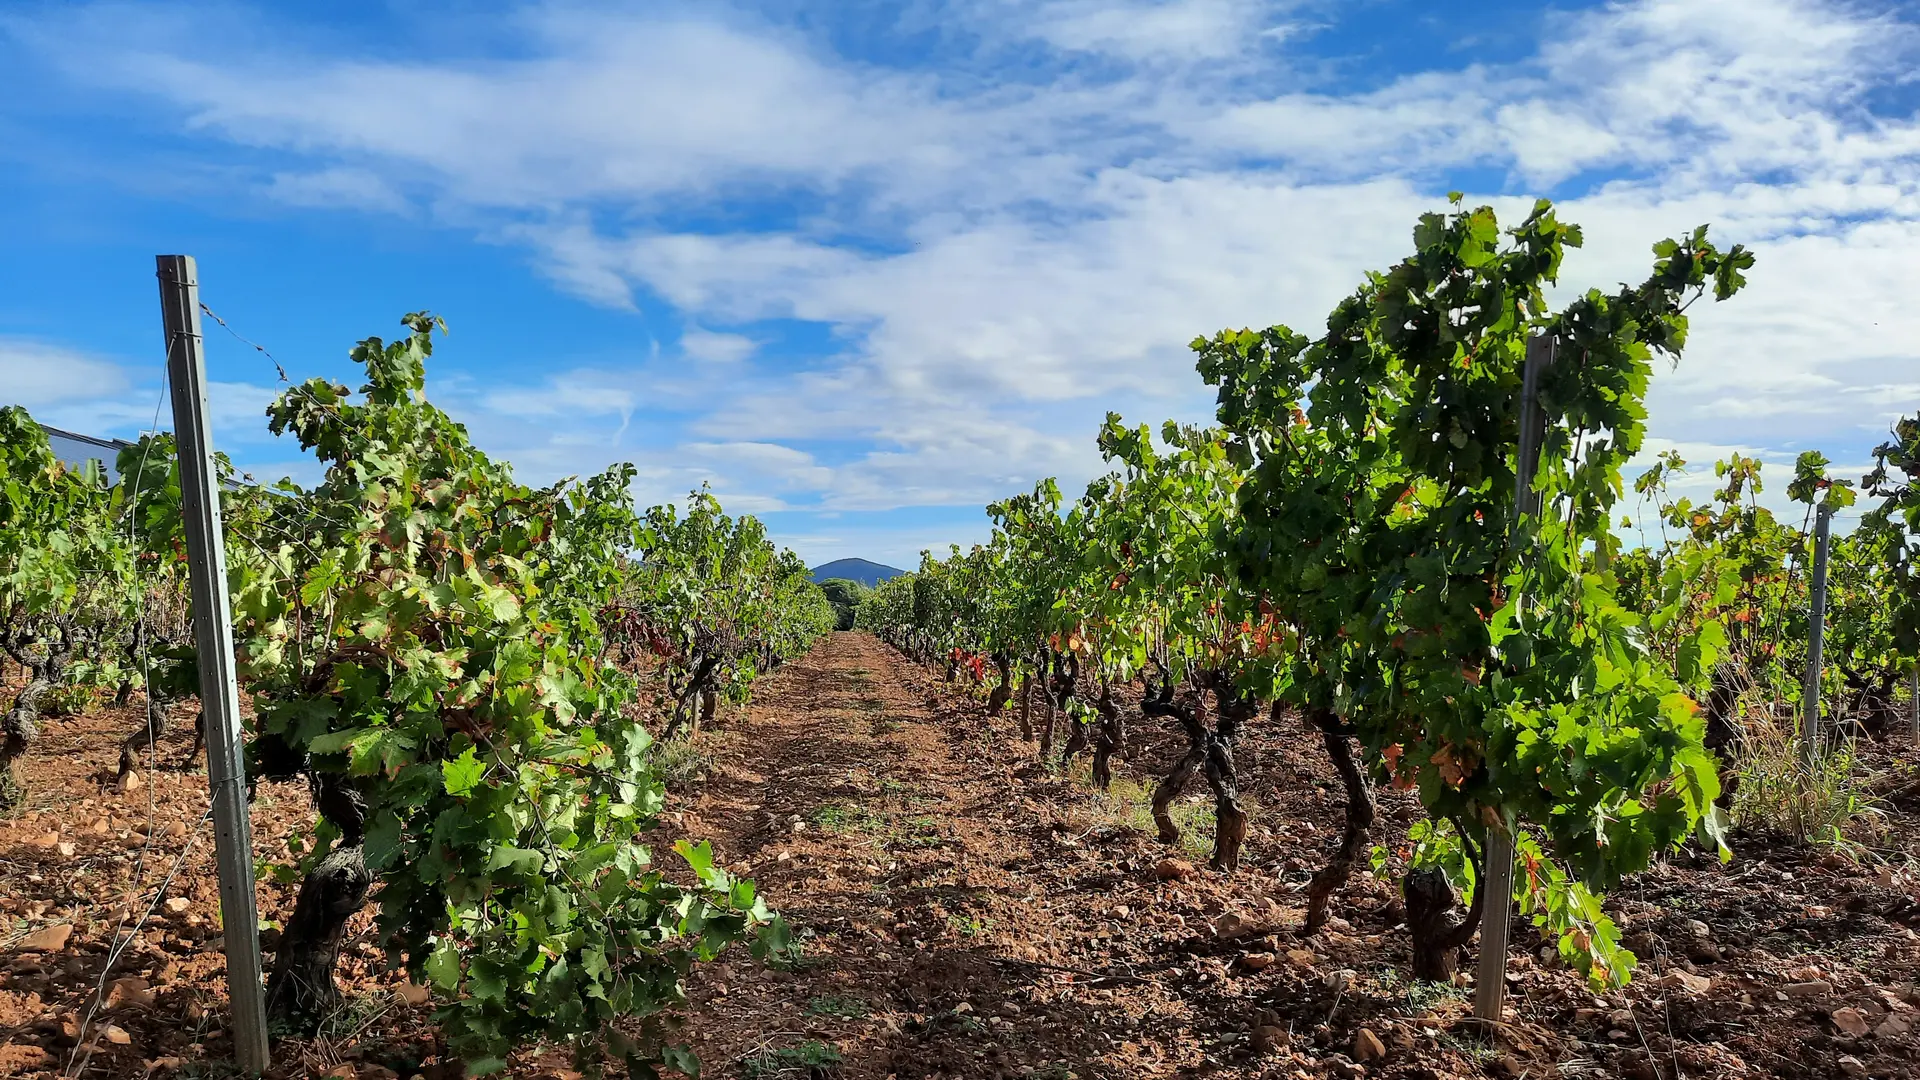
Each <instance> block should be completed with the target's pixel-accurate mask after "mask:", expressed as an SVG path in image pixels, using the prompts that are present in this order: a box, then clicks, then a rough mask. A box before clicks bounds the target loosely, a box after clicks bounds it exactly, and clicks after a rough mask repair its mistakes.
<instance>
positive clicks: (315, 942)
mask: <svg viewBox="0 0 1920 1080" xmlns="http://www.w3.org/2000/svg"><path fill="white" fill-rule="evenodd" d="M314 801H315V803H316V804H317V805H318V807H319V810H320V816H321V817H324V818H326V819H327V820H328V821H330V822H332V823H333V824H334V826H335V827H337V828H338V829H339V830H340V840H339V842H338V843H337V844H336V846H335V847H334V849H333V850H332V851H330V852H328V853H327V857H326V858H325V859H322V860H321V861H320V864H319V865H318V866H315V867H314V868H313V869H312V870H311V871H310V872H308V874H307V876H306V878H305V879H304V880H302V881H301V882H300V895H299V898H298V899H297V900H295V901H294V905H293V914H292V915H290V916H288V918H287V924H286V928H285V929H284V930H283V931H281V934H280V944H279V946H278V947H277V948H276V949H275V950H274V956H273V971H272V974H271V975H270V976H269V977H268V979H267V1014H268V1016H269V1017H270V1018H271V1019H273V1020H275V1021H278V1022H280V1023H282V1024H284V1025H286V1026H287V1028H288V1029H289V1030H291V1031H294V1032H298V1033H301V1034H311V1033H312V1032H313V1031H314V1030H315V1029H316V1028H317V1027H318V1026H319V1024H320V1022H321V1021H322V1020H324V1019H326V1018H327V1016H329V1015H330V1014H332V1013H333V1012H334V1011H335V1010H337V1009H338V1008H339V1007H340V988H339V986H338V985H336V984H335V982H334V969H335V968H336V967H338V966H339V963H340V946H341V944H342V943H343V942H344V940H345V937H346V932H347V920H348V919H350V918H352V917H353V914H354V912H357V911H359V910H360V909H361V908H362V907H364V906H365V905H366V902H367V891H368V889H369V888H371V887H372V885H373V872H372V871H371V870H369V869H368V868H367V862H366V856H365V852H364V849H363V847H362V842H363V840H364V834H365V822H366V804H365V803H364V802H363V801H362V800H361V798H360V796H359V794H358V793H357V792H355V791H354V790H353V788H352V787H351V785H350V784H349V782H348V781H347V779H346V778H345V777H341V776H336V775H332V774H321V775H319V776H317V777H315V779H314Z"/></svg>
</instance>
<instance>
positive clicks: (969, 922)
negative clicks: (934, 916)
mask: <svg viewBox="0 0 1920 1080" xmlns="http://www.w3.org/2000/svg"><path fill="white" fill-rule="evenodd" d="M947 925H948V926H951V927H953V929H954V932H955V933H957V934H959V935H960V936H961V937H964V938H974V937H979V936H980V935H981V934H984V933H986V932H987V931H989V930H991V929H993V920H992V919H983V918H981V917H980V916H978V915H973V914H967V915H949V916H947Z"/></svg>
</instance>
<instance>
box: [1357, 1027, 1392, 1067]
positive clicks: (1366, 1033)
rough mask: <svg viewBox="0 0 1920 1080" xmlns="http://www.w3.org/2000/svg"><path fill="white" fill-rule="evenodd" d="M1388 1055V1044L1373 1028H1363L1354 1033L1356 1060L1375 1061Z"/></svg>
mask: <svg viewBox="0 0 1920 1080" xmlns="http://www.w3.org/2000/svg"><path fill="white" fill-rule="evenodd" d="M1386 1056H1387V1047H1386V1044H1385V1043H1383V1042H1381V1041H1380V1036H1378V1035H1375V1034H1374V1033H1373V1032H1372V1030H1371V1029H1368V1028H1361V1029H1360V1030H1359V1031H1357V1032H1355V1033H1354V1035H1353V1057H1354V1060H1356V1061H1375V1060H1378V1059H1380V1058H1383V1057H1386Z"/></svg>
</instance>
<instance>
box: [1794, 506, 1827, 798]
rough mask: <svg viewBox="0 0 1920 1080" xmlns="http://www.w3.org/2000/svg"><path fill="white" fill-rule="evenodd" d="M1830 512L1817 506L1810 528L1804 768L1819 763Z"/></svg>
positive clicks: (1803, 704) (1802, 737)
mask: <svg viewBox="0 0 1920 1080" xmlns="http://www.w3.org/2000/svg"><path fill="white" fill-rule="evenodd" d="M1832 525H1833V508H1832V507H1831V506H1828V505H1827V504H1826V503H1824V502H1823V503H1821V504H1820V512H1819V513H1818V514H1817V515H1815V518H1814V525H1813V580H1812V582H1811V583H1810V584H1811V586H1812V591H1813V604H1812V610H1811V611H1809V612H1808V613H1807V682H1806V687H1805V689H1804V690H1803V692H1802V694H1801V698H1802V701H1801V718H1800V744H1801V745H1800V749H1801V753H1802V754H1803V755H1804V756H1805V757H1806V761H1807V767H1808V768H1812V767H1813V766H1814V765H1815V764H1816V763H1817V762H1818V761H1819V760H1820V745H1821V734H1820V659H1821V658H1820V653H1821V650H1822V648H1823V647H1824V645H1825V644H1826V636H1827V538H1828V536H1829V534H1830V533H1831V532H1832Z"/></svg>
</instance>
